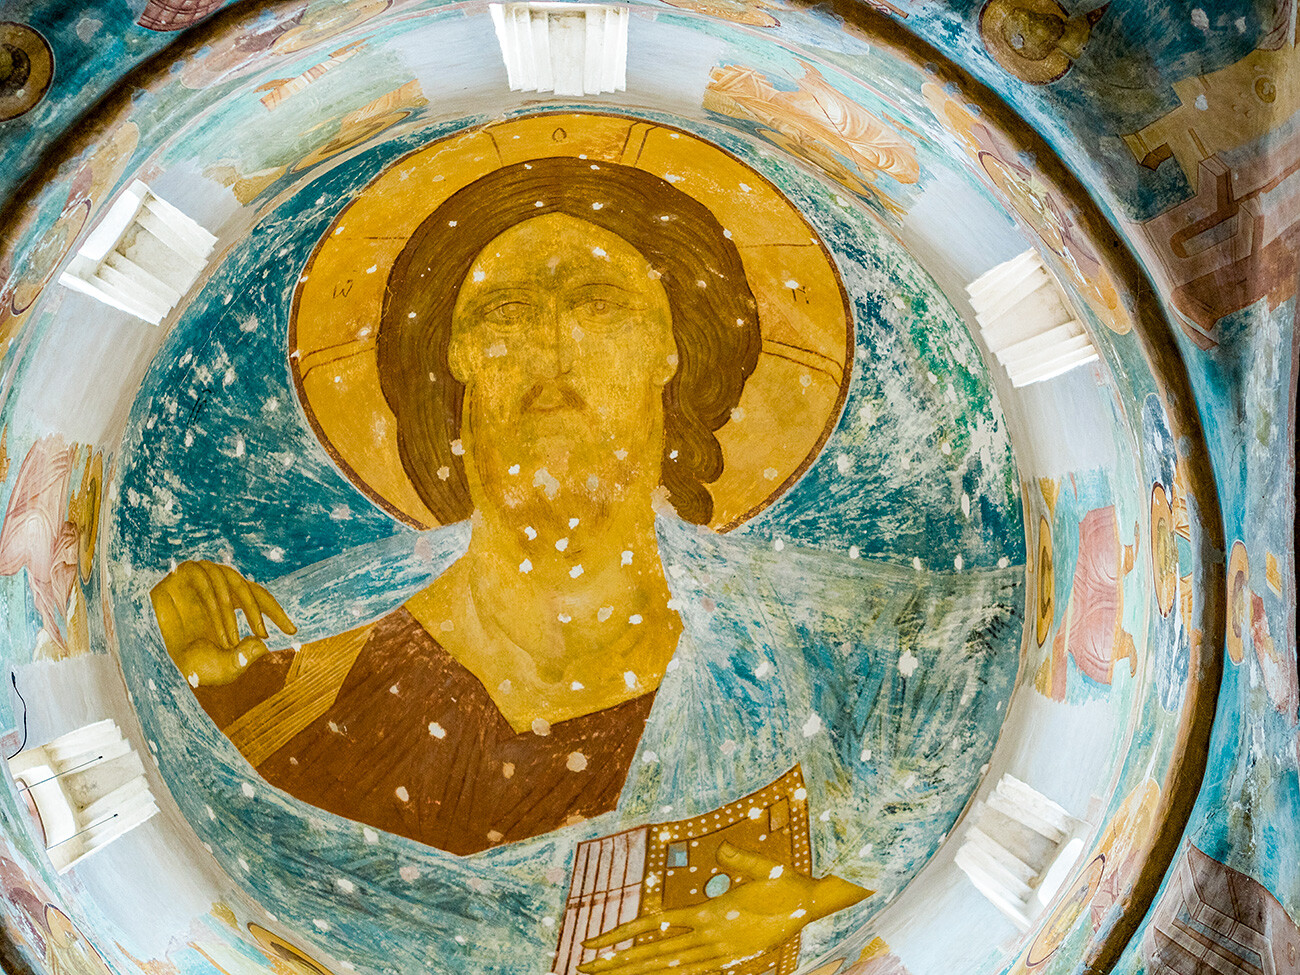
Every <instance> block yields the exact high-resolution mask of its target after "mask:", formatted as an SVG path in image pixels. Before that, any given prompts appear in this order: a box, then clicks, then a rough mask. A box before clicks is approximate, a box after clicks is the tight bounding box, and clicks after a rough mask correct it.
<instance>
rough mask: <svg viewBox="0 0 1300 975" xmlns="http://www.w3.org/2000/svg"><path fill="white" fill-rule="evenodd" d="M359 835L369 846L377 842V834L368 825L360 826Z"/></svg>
mask: <svg viewBox="0 0 1300 975" xmlns="http://www.w3.org/2000/svg"><path fill="white" fill-rule="evenodd" d="M361 837H362V838H363V839H364V840H365V841H366V843H367V844H369V845H370V846H374V845H375V844H376V843H378V842H379V834H378V833H377V832H376V831H375V830H373V829H371V828H370V827H369V826H363V827H362V828H361Z"/></svg>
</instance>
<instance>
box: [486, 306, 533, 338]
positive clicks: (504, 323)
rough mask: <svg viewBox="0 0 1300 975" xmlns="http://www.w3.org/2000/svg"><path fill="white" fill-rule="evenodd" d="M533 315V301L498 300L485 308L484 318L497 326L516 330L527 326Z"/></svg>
mask: <svg viewBox="0 0 1300 975" xmlns="http://www.w3.org/2000/svg"><path fill="white" fill-rule="evenodd" d="M532 317H533V306H532V303H531V302H527V301H518V300H508V301H498V302H495V303H493V304H491V305H489V306H488V307H487V308H485V309H484V310H483V318H484V320H485V321H487V322H488V323H489V324H490V325H492V326H493V327H495V328H500V329H507V330H510V331H515V330H517V329H520V328H523V327H524V326H526V325H527V324H528V323H529V322H530V321H531V320H532Z"/></svg>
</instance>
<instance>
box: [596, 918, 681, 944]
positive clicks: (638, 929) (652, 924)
mask: <svg viewBox="0 0 1300 975" xmlns="http://www.w3.org/2000/svg"><path fill="white" fill-rule="evenodd" d="M675 916H676V912H675V911H664V912H660V913H658V914H645V915H642V916H641V917H638V918H633V919H632V920H631V921H628V922H627V923H626V924H620V925H619V926H618V927H616V928H613V929H611V930H609V931H606V932H605V933H604V934H602V935H598V936H597V937H594V938H588V939H587V940H586V941H584V942H583V943H582V946H583V947H584V948H596V949H600V948H610V947H613V946H614V945H616V944H619V943H621V942H624V941H631V940H632V939H633V938H635V937H636V936H637V935H639V934H649V933H650V932H651V931H666V930H667V928H665V927H663V925H665V924H666V925H668V927H683V926H684V925H681V924H679V923H675V922H674V917H675Z"/></svg>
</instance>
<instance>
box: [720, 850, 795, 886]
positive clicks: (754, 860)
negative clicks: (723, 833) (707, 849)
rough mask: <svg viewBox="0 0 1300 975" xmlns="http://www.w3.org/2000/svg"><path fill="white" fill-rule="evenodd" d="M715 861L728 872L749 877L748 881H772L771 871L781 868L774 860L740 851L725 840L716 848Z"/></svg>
mask: <svg viewBox="0 0 1300 975" xmlns="http://www.w3.org/2000/svg"><path fill="white" fill-rule="evenodd" d="M717 860H718V863H719V864H720V865H721V866H723V867H726V868H727V869H728V870H729V871H733V872H736V873H742V874H744V875H745V876H747V877H749V879H750V880H771V879H773V877H772V871H773V870H774V869H775V868H777V867H780V866H781V864H780V863H779V862H777V861H776V860H769V859H768V858H767V857H765V856H760V855H759V854H757V853H751V852H749V851H748V850H742V849H740V848H739V847H736V846H733V845H732V844H730V843H728V842H727V841H726V840H723V841H722V844H721V845H720V846H719V847H718V853H717ZM783 872H784V870H782V871H780V872H778V874H777V876H780V873H783Z"/></svg>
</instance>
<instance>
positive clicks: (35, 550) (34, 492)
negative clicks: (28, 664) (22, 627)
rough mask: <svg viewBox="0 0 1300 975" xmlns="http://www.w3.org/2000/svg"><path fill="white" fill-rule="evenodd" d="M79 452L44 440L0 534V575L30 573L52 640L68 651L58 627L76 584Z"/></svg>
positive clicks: (30, 455) (31, 455) (25, 469)
mask: <svg viewBox="0 0 1300 975" xmlns="http://www.w3.org/2000/svg"><path fill="white" fill-rule="evenodd" d="M75 460H76V447H75V446H70V445H69V444H67V443H66V442H65V441H64V440H63V438H62V437H60V436H57V435H55V436H49V437H44V438H42V439H41V440H38V441H36V443H35V444H33V445H32V449H31V450H29V451H28V452H27V456H26V457H24V458H23V463H22V466H21V467H20V468H19V469H18V477H17V479H16V480H15V482H14V489H13V493H12V494H11V495H10V496H9V509H8V510H7V511H6V512H5V518H4V527H3V528H0V575H7V576H9V575H15V574H17V573H18V571H19V570H20V569H26V570H27V583H28V585H29V586H30V587H31V590H32V598H33V600H34V601H35V603H36V611H37V613H39V614H40V617H41V621H42V622H43V624H44V626H45V630H46V632H47V633H49V635H50V638H51V639H52V640H54V642H55V643H57V644H58V645H59V646H60V647H63V646H64V645H65V640H64V634H63V630H62V628H61V627H60V624H59V621H60V620H61V619H62V618H63V616H64V614H65V613H66V612H67V608H68V600H69V599H70V598H71V597H72V588H73V586H75V585H76V582H77V571H78V565H77V548H78V541H79V539H78V531H77V526H76V525H75V524H73V523H72V522H71V521H69V520H68V516H67V512H68V489H69V485H70V483H71V479H72V468H73V465H74V463H75Z"/></svg>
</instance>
